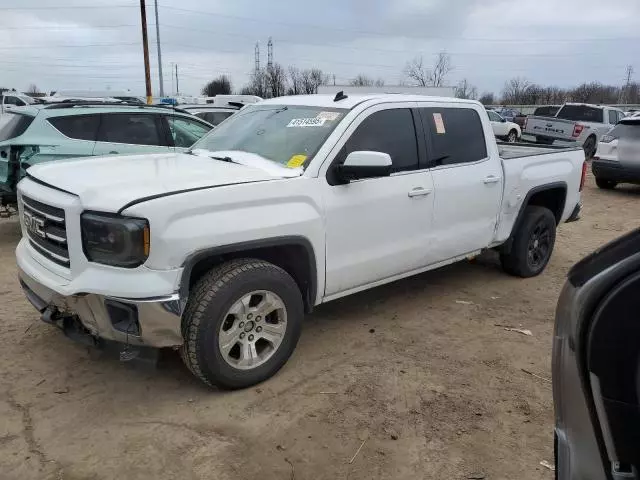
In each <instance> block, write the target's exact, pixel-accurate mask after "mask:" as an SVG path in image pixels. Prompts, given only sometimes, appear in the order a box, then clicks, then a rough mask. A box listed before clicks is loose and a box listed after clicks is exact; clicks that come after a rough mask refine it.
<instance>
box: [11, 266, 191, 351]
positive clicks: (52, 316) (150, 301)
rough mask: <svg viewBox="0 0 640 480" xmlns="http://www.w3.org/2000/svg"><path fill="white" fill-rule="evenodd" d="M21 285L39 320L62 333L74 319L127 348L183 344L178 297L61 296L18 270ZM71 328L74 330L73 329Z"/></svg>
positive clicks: (99, 335)
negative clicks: (61, 329)
mask: <svg viewBox="0 0 640 480" xmlns="http://www.w3.org/2000/svg"><path fill="white" fill-rule="evenodd" d="M20 285H21V286H22V289H23V291H24V294H25V296H26V297H27V299H28V300H29V302H31V304H32V305H33V306H34V307H35V308H36V309H37V310H38V311H39V312H40V313H41V314H42V320H44V321H46V322H47V323H52V324H55V325H57V326H59V327H61V328H63V330H64V331H65V332H67V331H72V330H75V322H72V323H70V320H71V319H72V318H74V317H75V318H77V320H78V321H79V322H80V323H81V324H82V326H83V327H84V328H85V329H86V331H87V333H88V334H89V335H92V336H95V337H97V338H102V339H105V340H112V341H116V342H120V343H126V344H128V345H136V346H147V347H157V348H160V347H175V346H179V345H182V332H181V325H180V322H181V313H182V307H181V302H180V297H179V295H178V294H174V295H169V296H165V297H155V298H142V299H141V298H136V299H132V298H120V297H107V296H102V295H96V294H78V295H72V296H68V297H63V296H61V295H59V294H57V293H56V292H54V291H53V290H51V289H49V288H47V287H45V286H44V285H42V284H40V283H38V282H37V281H36V280H34V279H33V278H31V277H29V276H28V275H27V274H26V273H24V272H23V271H20ZM72 326H73V328H72Z"/></svg>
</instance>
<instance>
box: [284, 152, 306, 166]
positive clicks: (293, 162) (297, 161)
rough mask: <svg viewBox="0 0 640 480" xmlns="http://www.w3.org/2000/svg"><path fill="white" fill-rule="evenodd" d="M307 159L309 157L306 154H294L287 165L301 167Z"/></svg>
mask: <svg viewBox="0 0 640 480" xmlns="http://www.w3.org/2000/svg"><path fill="white" fill-rule="evenodd" d="M306 159H307V156H306V155H294V156H293V157H291V158H290V159H289V161H288V162H287V167H289V168H298V167H301V166H302V165H303V164H304V162H305V160H306Z"/></svg>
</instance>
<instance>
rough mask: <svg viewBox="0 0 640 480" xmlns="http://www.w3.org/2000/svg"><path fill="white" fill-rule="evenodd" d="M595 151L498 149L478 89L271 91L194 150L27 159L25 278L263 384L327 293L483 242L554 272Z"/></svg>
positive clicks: (232, 376) (62, 312)
mask: <svg viewBox="0 0 640 480" xmlns="http://www.w3.org/2000/svg"><path fill="white" fill-rule="evenodd" d="M585 165H586V164H585V161H584V153H583V151H582V150H580V149H576V148H573V149H562V148H558V147H545V146H521V145H510V144H504V145H500V146H499V145H498V144H496V141H495V137H494V134H493V132H492V128H491V123H490V122H489V118H488V116H487V113H486V111H485V109H484V107H483V106H482V105H481V104H480V103H478V102H475V101H471V100H462V99H454V98H439V97H421V96H412V95H386V94H380V95H368V96H346V95H344V94H343V93H342V92H339V93H338V94H337V95H336V96H335V97H334V96H327V95H310V96H302V95H301V96H292V97H280V98H274V99H271V100H266V101H264V102H261V103H257V104H255V105H251V106H247V107H245V108H244V109H242V110H241V111H240V112H238V113H237V114H236V115H234V116H233V117H231V118H229V119H228V120H226V121H225V122H223V123H222V124H221V125H220V126H219V127H218V128H216V129H215V130H212V132H211V133H210V134H208V135H207V136H206V137H204V138H203V139H202V140H201V141H199V142H198V143H196V145H194V146H193V147H192V150H191V151H190V152H189V153H186V154H185V153H176V154H155V155H137V156H119V157H109V158H92V159H85V160H70V161H61V162H54V163H48V164H42V165H37V166H33V167H31V168H30V169H29V170H28V171H27V177H26V178H25V179H23V180H22V181H21V182H20V184H19V194H18V201H19V211H20V218H21V222H22V235H23V238H22V240H21V241H20V243H19V245H18V247H17V250H16V256H17V261H18V266H19V275H20V282H21V285H22V287H23V289H24V292H25V295H26V296H27V298H28V299H29V300H30V301H31V303H32V304H33V305H34V306H35V307H36V308H37V309H38V310H39V311H40V312H41V314H42V319H43V320H45V321H47V322H50V323H53V324H56V325H58V326H59V327H61V328H62V329H63V330H64V331H65V332H67V333H68V334H70V335H71V334H73V335H78V334H81V335H83V336H84V337H86V338H90V339H92V341H95V342H97V343H100V342H103V341H116V342H121V343H122V344H123V345H124V344H126V346H125V347H123V348H126V349H129V350H130V349H132V348H133V349H136V348H138V349H139V348H141V347H145V346H149V347H173V348H179V349H180V351H181V353H182V357H183V359H184V361H185V363H186V364H187V366H188V367H189V369H190V370H191V371H192V372H193V373H194V374H195V375H196V376H197V377H198V378H200V379H201V380H202V381H203V382H205V383H206V384H209V385H213V384H215V385H219V386H221V387H224V388H242V387H247V386H249V385H252V384H255V383H257V382H260V381H263V380H265V379H267V378H269V377H270V376H271V375H273V374H275V373H276V372H277V371H278V369H280V367H282V366H283V365H284V364H285V362H286V361H287V359H288V358H289V356H290V355H291V353H292V352H293V350H294V348H295V346H296V343H297V341H298V337H299V335H300V332H301V328H302V321H303V317H304V313H305V312H309V311H311V310H312V309H313V308H314V307H315V306H317V305H320V304H322V303H325V302H328V301H331V300H334V299H337V298H340V297H343V296H346V295H350V294H352V293H355V292H359V291H361V290H365V289H368V288H372V287H375V286H378V285H382V284H384V283H387V282H391V281H394V280H397V279H400V278H403V277H407V276H410V275H415V274H417V273H420V272H424V271H427V270H431V269H435V268H438V267H441V266H443V265H447V264H450V263H453V262H457V261H460V260H464V259H466V258H468V257H471V256H475V255H478V254H479V253H481V252H482V251H484V250H487V249H495V250H497V252H499V254H500V259H501V261H502V265H503V268H504V269H505V270H506V271H507V272H508V273H510V274H513V275H517V276H520V277H530V276H534V275H537V274H539V273H541V272H542V271H543V269H544V268H545V266H546V265H547V262H548V261H549V259H550V257H551V253H552V250H553V247H554V242H555V235H556V227H557V226H558V225H560V224H561V223H562V222H566V221H571V220H575V219H577V218H578V216H579V212H580V191H581V189H582V185H583V182H584V176H585V171H586V170H585Z"/></svg>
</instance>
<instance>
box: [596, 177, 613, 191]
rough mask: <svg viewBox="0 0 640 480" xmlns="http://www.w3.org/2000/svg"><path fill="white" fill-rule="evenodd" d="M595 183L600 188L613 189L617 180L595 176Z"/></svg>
mask: <svg viewBox="0 0 640 480" xmlns="http://www.w3.org/2000/svg"><path fill="white" fill-rule="evenodd" d="M596 185H597V186H598V188H602V189H603V190H613V189H614V188H616V185H618V182H614V181H613V180H605V179H604V178H598V177H596Z"/></svg>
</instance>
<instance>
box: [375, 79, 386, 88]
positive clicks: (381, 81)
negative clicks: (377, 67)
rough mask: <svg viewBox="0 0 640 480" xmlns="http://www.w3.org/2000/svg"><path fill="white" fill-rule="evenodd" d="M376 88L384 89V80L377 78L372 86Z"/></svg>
mask: <svg viewBox="0 0 640 480" xmlns="http://www.w3.org/2000/svg"><path fill="white" fill-rule="evenodd" d="M374 85H375V86H376V87H384V79H382V78H378V79H377V80H376V81H375V84H374Z"/></svg>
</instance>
